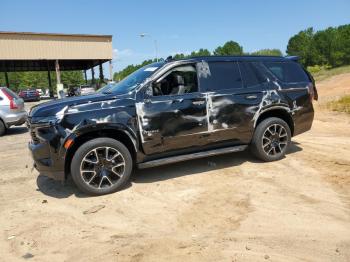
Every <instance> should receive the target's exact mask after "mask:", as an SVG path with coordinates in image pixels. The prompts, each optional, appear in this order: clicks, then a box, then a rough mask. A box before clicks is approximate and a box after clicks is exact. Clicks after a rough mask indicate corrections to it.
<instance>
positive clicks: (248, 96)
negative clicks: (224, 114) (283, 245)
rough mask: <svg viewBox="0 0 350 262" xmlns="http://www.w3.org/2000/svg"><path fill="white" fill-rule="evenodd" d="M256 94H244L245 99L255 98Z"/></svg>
mask: <svg viewBox="0 0 350 262" xmlns="http://www.w3.org/2000/svg"><path fill="white" fill-rule="evenodd" d="M257 98H258V96H257V95H247V96H245V99H257Z"/></svg>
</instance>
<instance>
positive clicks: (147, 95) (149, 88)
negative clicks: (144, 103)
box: [144, 83, 153, 99]
mask: <svg viewBox="0 0 350 262" xmlns="http://www.w3.org/2000/svg"><path fill="white" fill-rule="evenodd" d="M144 96H145V99H146V98H150V97H152V96H153V88H152V83H150V84H148V85H147V86H146V87H145V89H144Z"/></svg>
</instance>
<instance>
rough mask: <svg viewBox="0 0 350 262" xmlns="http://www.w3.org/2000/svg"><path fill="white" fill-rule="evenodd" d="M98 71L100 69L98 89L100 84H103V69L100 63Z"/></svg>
mask: <svg viewBox="0 0 350 262" xmlns="http://www.w3.org/2000/svg"><path fill="white" fill-rule="evenodd" d="M98 66H99V69H100V83H99V87H101V84H102V83H104V81H105V79H104V76H103V67H102V63H101V62H100V63H99V65H98Z"/></svg>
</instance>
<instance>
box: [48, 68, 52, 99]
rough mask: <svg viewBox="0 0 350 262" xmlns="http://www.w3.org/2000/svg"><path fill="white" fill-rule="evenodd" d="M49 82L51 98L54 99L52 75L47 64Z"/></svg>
mask: <svg viewBox="0 0 350 262" xmlns="http://www.w3.org/2000/svg"><path fill="white" fill-rule="evenodd" d="M47 80H48V82H49V93H50V97H53V89H52V81H51V73H50V67H49V62H47Z"/></svg>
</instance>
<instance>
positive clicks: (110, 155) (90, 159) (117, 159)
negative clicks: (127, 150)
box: [80, 146, 125, 189]
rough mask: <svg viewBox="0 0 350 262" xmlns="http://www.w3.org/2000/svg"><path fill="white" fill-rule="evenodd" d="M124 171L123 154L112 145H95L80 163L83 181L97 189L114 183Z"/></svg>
mask: <svg viewBox="0 0 350 262" xmlns="http://www.w3.org/2000/svg"><path fill="white" fill-rule="evenodd" d="M124 172H125V159H124V157H123V155H122V154H121V153H120V152H119V151H118V150H117V149H115V148H112V147H107V146H106V147H97V148H94V149H92V150H91V151H89V152H88V153H87V154H86V155H85V156H84V158H83V160H82V161H81V164H80V175H81V177H82V179H83V181H84V182H85V183H86V184H87V185H89V186H91V187H93V188H97V189H106V188H109V187H111V186H113V185H114V184H116V183H117V182H118V181H119V179H121V178H122V177H123V175H124Z"/></svg>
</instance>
